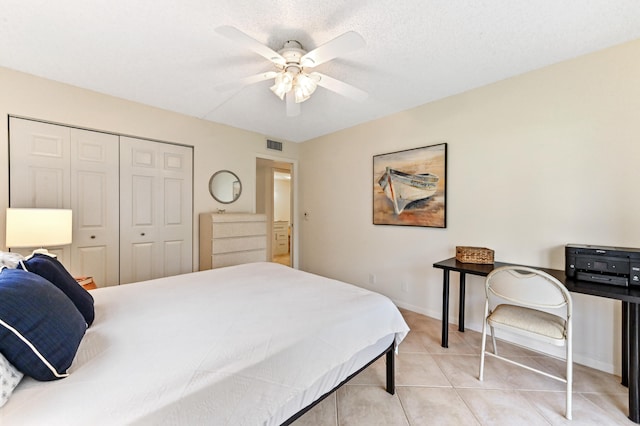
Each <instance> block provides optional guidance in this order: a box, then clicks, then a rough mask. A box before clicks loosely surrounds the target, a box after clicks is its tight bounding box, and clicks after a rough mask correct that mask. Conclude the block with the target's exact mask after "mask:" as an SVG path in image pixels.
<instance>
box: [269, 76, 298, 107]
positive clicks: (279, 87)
mask: <svg viewBox="0 0 640 426" xmlns="http://www.w3.org/2000/svg"><path fill="white" fill-rule="evenodd" d="M292 87H293V74H291V73H290V72H289V71H283V72H281V73H278V74H277V75H276V77H275V80H274V85H273V86H271V91H272V92H273V93H275V95H276V96H277V97H279V98H280V99H282V100H284V95H286V93H287V92H288V91H290V90H291V88H292Z"/></svg>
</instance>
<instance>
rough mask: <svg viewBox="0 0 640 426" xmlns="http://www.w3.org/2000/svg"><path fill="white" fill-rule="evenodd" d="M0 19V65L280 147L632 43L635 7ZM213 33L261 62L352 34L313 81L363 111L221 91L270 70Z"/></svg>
mask: <svg viewBox="0 0 640 426" xmlns="http://www.w3.org/2000/svg"><path fill="white" fill-rule="evenodd" d="M0 10H1V12H0V66H4V67H7V68H11V69H15V70H19V71H24V72H27V73H30V74H34V75H37V76H42V77H46V78H49V79H52V80H56V81H60V82H64V83H68V84H71V85H74V86H79V87H83V88H87V89H91V90H95V91H97V92H101V93H106V94H109V95H113V96H117V97H121V98H125V99H129V100H132V101H136V102H141V103H143V104H148V105H153V106H156V107H159V108H163V109H167V110H171V111H176V112H180V113H183V114H187V115H190V116H194V117H200V118H203V119H206V120H211V121H215V122H218V123H224V124H229V125H231V126H235V127H239V128H242V129H247V130H252V131H255V132H259V133H261V134H264V135H265V136H267V137H270V138H274V139H279V140H289V141H294V142H302V141H305V140H309V139H311V138H314V137H317V136H321V135H324V134H327V133H331V132H334V131H336V130H340V129H343V128H347V127H351V126H354V125H356V124H359V123H363V122H366V121H370V120H372V119H375V118H379V117H382V116H385V115H388V114H391V113H394V112H398V111H402V110H406V109H409V108H412V107H415V106H418V105H421V104H425V103H427V102H430V101H433V100H436V99H441V98H443V97H446V96H450V95H453V94H456V93H460V92H463V91H466V90H469V89H472V88H475V87H479V86H483V85H486V84H489V83H492V82H495V81H498V80H502V79H504V78H507V77H511V76H514V75H517V74H521V73H524V72H527V71H530V70H533V69H536V68H540V67H544V66H546V65H549V64H553V63H556V62H559V61H563V60H566V59H569V58H573V57H576V56H579V55H583V54H586V53H589V52H593V51H596V50H600V49H603V48H606V47H609V46H612V45H616V44H620V43H623V42H626V41H630V40H634V39H638V38H640V1H638V0H563V1H558V0H536V1H531V0H495V1H490V0H484V1H482V0H459V1H450V0H438V1H434V0H402V1H398V0H378V1H376V0H367V1H363V0H320V1H316V0H307V1H302V0H298V1H296V0H273V1H265V0H262V1H259V0H253V1H249V0H181V1H180V2H178V1H175V0H135V1H134V0H55V1H51V0H0ZM221 25H231V26H235V27H236V28H238V29H240V30H242V31H244V32H246V33H247V34H249V35H251V36H252V37H253V38H255V39H257V40H259V41H260V42H263V43H264V44H266V45H268V46H269V47H271V48H272V49H274V50H279V49H280V48H281V47H282V45H283V43H284V42H285V41H286V40H289V39H295V40H298V41H299V42H300V43H302V45H303V46H304V47H305V49H307V50H311V49H313V48H315V47H317V46H319V45H322V44H324V43H326V42H328V41H330V40H331V39H333V38H335V37H337V36H338V35H340V34H342V33H344V32H346V31H350V30H353V31H356V32H358V33H359V34H360V35H362V37H363V38H364V39H365V41H366V46H365V47H364V48H362V49H360V50H358V51H355V52H353V53H352V54H350V55H348V57H343V58H338V59H334V60H333V61H330V62H327V63H325V64H322V65H320V66H318V67H317V68H316V70H317V71H320V72H322V73H324V74H327V75H329V76H332V77H334V78H338V79H341V80H343V81H345V82H347V83H349V84H352V85H354V86H356V87H359V88H361V89H363V90H365V91H367V92H368V93H369V98H368V99H367V100H366V101H364V102H362V103H359V102H355V101H352V100H350V99H347V98H344V97H341V96H340V95H337V94H335V93H333V92H330V91H327V90H326V89H324V88H318V90H317V91H316V92H315V93H314V94H313V95H312V97H311V99H309V100H308V101H306V102H304V103H302V104H301V106H302V113H301V115H300V116H298V117H287V116H286V112H285V104H284V102H283V101H281V100H280V99H278V98H277V97H276V96H275V95H274V94H272V93H271V91H270V90H269V86H270V83H271V82H270V81H264V82H261V83H257V84H254V85H252V86H248V87H245V88H244V89H242V90H240V91H236V92H221V91H219V90H217V89H216V85H218V84H220V83H224V82H229V81H233V80H236V79H240V78H243V77H247V76H250V75H253V74H257V73H260V72H262V71H269V70H272V66H271V65H270V63H269V62H268V61H267V60H265V59H264V58H262V57H261V56H258V55H257V54H255V53H253V52H251V51H248V50H245V49H243V48H238V47H237V46H234V44H233V43H232V42H230V41H229V40H227V39H226V38H224V37H221V36H220V35H218V34H217V33H216V32H215V28H216V27H218V26H221ZM42 118H46V117H42Z"/></svg>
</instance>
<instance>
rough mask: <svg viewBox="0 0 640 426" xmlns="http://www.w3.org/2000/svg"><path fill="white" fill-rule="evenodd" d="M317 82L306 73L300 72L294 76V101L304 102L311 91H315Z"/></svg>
mask: <svg viewBox="0 0 640 426" xmlns="http://www.w3.org/2000/svg"><path fill="white" fill-rule="evenodd" d="M316 87H318V84H317V83H316V81H315V80H314V79H313V78H311V77H309V75H308V74H305V73H300V74H298V75H297V76H296V79H295V81H294V89H293V90H294V93H295V96H296V102H297V103H300V102H304V101H306V100H307V99H309V98H310V97H311V95H312V94H313V92H315V90H316Z"/></svg>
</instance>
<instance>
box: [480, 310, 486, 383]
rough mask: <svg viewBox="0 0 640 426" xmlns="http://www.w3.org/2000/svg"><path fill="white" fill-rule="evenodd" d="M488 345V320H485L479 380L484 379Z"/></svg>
mask: <svg viewBox="0 0 640 426" xmlns="http://www.w3.org/2000/svg"><path fill="white" fill-rule="evenodd" d="M486 343H487V320H486V319H485V321H484V323H483V324H482V344H481V346H480V372H479V373H478V380H480V381H482V380H483V379H484V351H485V345H486Z"/></svg>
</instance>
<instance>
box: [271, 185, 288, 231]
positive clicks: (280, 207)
mask: <svg viewBox="0 0 640 426" xmlns="http://www.w3.org/2000/svg"><path fill="white" fill-rule="evenodd" d="M290 219H291V181H290V180H287V179H274V182H273V220H274V221H277V220H286V221H287V222H289V221H290Z"/></svg>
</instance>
